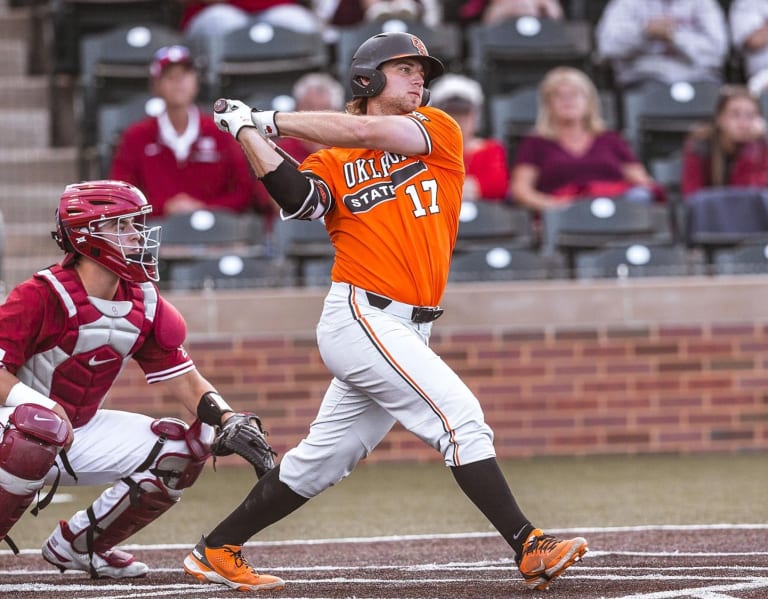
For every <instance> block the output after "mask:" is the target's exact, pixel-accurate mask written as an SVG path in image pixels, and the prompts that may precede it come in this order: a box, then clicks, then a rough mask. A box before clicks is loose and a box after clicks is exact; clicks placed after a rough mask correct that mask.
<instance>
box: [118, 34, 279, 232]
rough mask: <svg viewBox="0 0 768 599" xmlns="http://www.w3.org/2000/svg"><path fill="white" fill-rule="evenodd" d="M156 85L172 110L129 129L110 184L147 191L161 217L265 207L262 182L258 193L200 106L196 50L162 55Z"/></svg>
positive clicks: (153, 71) (234, 147)
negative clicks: (123, 183)
mask: <svg viewBox="0 0 768 599" xmlns="http://www.w3.org/2000/svg"><path fill="white" fill-rule="evenodd" d="M150 80H151V81H150V82H151V87H152V91H153V92H154V93H155V94H157V96H159V97H160V98H162V100H163V101H164V102H165V111H164V112H163V113H161V114H160V115H158V116H156V117H147V118H145V119H142V120H141V121H139V122H137V123H134V124H133V125H131V126H130V127H128V128H127V129H126V130H125V132H124V133H123V137H122V139H121V140H120V143H119V145H118V147H117V149H116V151H115V156H114V159H113V162H112V168H111V170H110V174H109V176H110V178H111V179H116V180H121V181H127V182H128V183H132V184H133V185H135V186H136V187H138V188H139V189H141V190H142V191H143V192H144V194H145V195H146V196H147V199H148V200H149V202H150V204H151V205H152V214H153V216H158V217H162V216H166V215H169V214H175V213H179V212H191V211H193V210H197V209H199V208H219V209H225V210H230V211H233V212H245V211H247V210H249V209H251V208H254V207H261V208H264V206H266V205H267V204H266V201H267V200H268V196H267V195H266V191H265V190H264V189H263V186H262V185H261V183H258V186H259V187H258V188H257V187H256V186H257V181H256V179H255V177H254V176H253V175H252V173H251V170H250V167H249V166H248V162H247V161H246V158H245V156H243V152H242V150H241V149H240V147H239V145H238V144H236V143H233V141H234V140H233V139H232V137H231V136H230V135H227V134H226V133H223V132H222V131H219V130H218V128H217V127H216V124H215V123H214V121H213V118H212V117H211V116H210V115H208V114H204V113H202V112H201V111H200V110H199V109H198V107H197V106H196V105H195V99H196V98H197V95H198V91H199V81H198V74H197V71H196V70H195V67H194V63H193V59H192V56H191V54H190V52H189V49H188V48H186V47H184V46H167V47H164V48H161V49H160V50H158V51H157V53H156V54H155V59H154V61H153V62H152V64H151V65H150ZM257 197H258V200H257V199H255V198H257ZM265 197H266V199H265ZM257 204H259V206H257Z"/></svg>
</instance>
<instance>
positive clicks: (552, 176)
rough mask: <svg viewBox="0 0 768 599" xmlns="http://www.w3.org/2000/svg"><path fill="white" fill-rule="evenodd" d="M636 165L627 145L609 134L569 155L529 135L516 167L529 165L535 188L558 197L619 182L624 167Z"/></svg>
mask: <svg viewBox="0 0 768 599" xmlns="http://www.w3.org/2000/svg"><path fill="white" fill-rule="evenodd" d="M637 162H639V160H638V158H637V156H635V154H634V152H632V149H631V148H630V147H629V145H628V144H627V143H626V142H625V141H624V140H623V139H622V138H621V136H619V135H618V134H617V133H615V132H612V131H605V132H603V133H600V134H598V135H596V136H595V139H594V141H593V142H592V145H591V146H590V147H589V148H588V149H587V151H586V152H584V153H583V154H581V155H575V154H571V153H570V152H569V151H568V150H566V149H565V148H563V147H562V146H561V145H560V144H559V143H557V141H556V140H554V139H548V138H545V137H540V136H538V135H530V136H528V137H526V138H524V139H523V140H522V141H521V142H520V146H519V148H518V150H517V156H516V158H515V164H529V165H532V166H535V167H536V168H537V169H538V171H539V177H538V180H537V181H536V189H538V190H539V191H541V192H544V193H550V194H554V195H558V193H559V192H562V191H564V190H568V192H569V193H570V194H571V195H578V194H579V190H580V189H585V190H586V189H590V188H591V187H592V186H593V185H594V184H595V183H596V182H600V183H602V184H605V183H609V182H610V183H621V182H623V181H624V172H623V166H624V165H626V164H631V163H637Z"/></svg>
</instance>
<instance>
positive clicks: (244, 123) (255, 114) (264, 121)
mask: <svg viewBox="0 0 768 599" xmlns="http://www.w3.org/2000/svg"><path fill="white" fill-rule="evenodd" d="M213 112H214V120H215V121H216V125H217V126H218V127H219V129H221V130H222V131H229V132H230V133H231V134H232V135H233V136H234V138H235V139H237V134H238V133H239V132H240V129H242V128H243V127H256V128H257V129H258V130H259V133H261V134H262V135H263V136H264V137H267V138H269V137H277V136H278V135H280V131H278V129H277V125H276V124H275V115H276V114H277V110H259V109H258V108H251V107H250V106H248V105H247V104H244V103H243V102H241V101H240V100H227V99H226V98H219V99H218V100H216V102H215V103H214V105H213ZM249 113H250V114H249Z"/></svg>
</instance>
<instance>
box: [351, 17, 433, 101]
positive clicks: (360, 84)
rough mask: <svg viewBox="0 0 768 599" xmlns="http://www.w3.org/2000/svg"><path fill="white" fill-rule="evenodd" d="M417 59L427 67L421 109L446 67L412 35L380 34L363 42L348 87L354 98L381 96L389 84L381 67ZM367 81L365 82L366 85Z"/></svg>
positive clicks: (353, 65)
mask: <svg viewBox="0 0 768 599" xmlns="http://www.w3.org/2000/svg"><path fill="white" fill-rule="evenodd" d="M406 57H407V58H415V59H418V60H419V61H420V62H421V64H422V65H423V66H424V89H423V91H422V95H421V105H422V106H424V105H425V104H426V103H427V102H429V90H428V89H427V87H428V86H429V83H430V82H431V81H432V80H433V79H434V78H435V77H439V76H440V75H442V74H443V72H445V67H443V63H442V62H440V61H439V60H438V59H437V58H435V57H434V56H430V55H429V52H427V47H426V46H425V45H424V42H422V41H421V40H420V39H419V38H418V37H416V36H415V35H413V34H411V33H403V32H400V31H391V32H387V33H379V34H377V35H374V36H373V37H371V38H369V39H367V40H366V41H365V42H363V43H362V44H361V45H360V47H359V48H358V49H357V52H355V54H354V56H353V57H352V65H351V67H350V70H349V83H350V86H351V87H352V97H353V98H371V97H373V96H378V95H379V94H380V93H381V92H382V90H383V89H384V86H385V85H386V84H387V77H386V75H384V73H383V72H382V71H381V65H382V64H384V63H385V62H388V61H390V60H394V59H395V58H406ZM364 79H365V81H364Z"/></svg>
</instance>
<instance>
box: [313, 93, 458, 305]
mask: <svg viewBox="0 0 768 599" xmlns="http://www.w3.org/2000/svg"><path fill="white" fill-rule="evenodd" d="M407 117H408V118H411V119H413V121H414V122H415V123H417V124H418V126H419V128H420V129H421V131H422V134H423V135H424V139H425V141H426V142H427V151H426V153H424V154H422V155H417V156H403V155H399V154H392V153H390V152H384V151H381V150H366V149H348V148H330V149H327V150H320V151H318V152H316V153H315V154H312V155H311V156H309V157H308V158H307V159H306V160H305V161H304V162H303V163H302V165H301V170H302V171H303V172H306V173H308V174H310V175H312V176H314V177H317V178H319V179H321V180H322V181H323V182H324V183H325V185H326V186H327V187H328V190H329V191H330V194H331V197H332V202H331V204H330V206H331V207H330V209H329V210H328V212H327V213H326V214H325V226H326V228H327V229H328V233H329V235H330V238H331V243H332V244H333V246H334V248H335V250H336V258H335V262H334V265H333V270H332V272H331V278H332V279H333V280H334V281H338V282H346V283H351V284H352V285H357V286H358V287H362V288H363V289H367V290H369V291H373V292H375V293H379V294H381V295H384V296H386V297H390V298H392V299H395V300H397V301H400V302H404V303H407V304H413V305H418V306H437V305H438V304H439V303H440V299H441V297H442V295H443V291H444V289H445V285H446V283H447V281H448V271H449V268H450V262H451V254H452V252H453V248H454V245H455V243H456V235H457V233H458V226H459V211H460V208H461V194H462V187H463V184H464V162H463V157H462V138H461V130H460V129H459V126H458V125H457V124H456V121H454V120H453V119H452V118H451V117H450V116H448V115H447V114H446V113H444V112H443V111H441V110H438V109H436V108H431V107H423V108H420V109H419V110H417V111H415V112H413V113H411V114H409V115H407Z"/></svg>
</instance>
